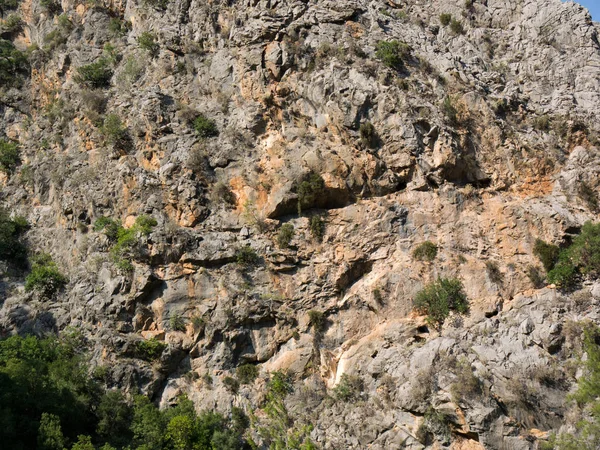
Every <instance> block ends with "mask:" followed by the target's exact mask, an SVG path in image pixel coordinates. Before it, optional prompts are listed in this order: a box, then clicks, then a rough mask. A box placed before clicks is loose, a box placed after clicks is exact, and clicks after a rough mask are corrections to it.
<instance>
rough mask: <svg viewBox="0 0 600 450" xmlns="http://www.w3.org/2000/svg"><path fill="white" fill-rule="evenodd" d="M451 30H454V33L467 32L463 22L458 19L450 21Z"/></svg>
mask: <svg viewBox="0 0 600 450" xmlns="http://www.w3.org/2000/svg"><path fill="white" fill-rule="evenodd" d="M450 30H452V32H453V33H454V34H465V29H464V27H463V24H462V23H461V22H460V21H458V20H456V19H452V20H451V21H450Z"/></svg>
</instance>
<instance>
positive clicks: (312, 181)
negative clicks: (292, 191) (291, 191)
mask: <svg viewBox="0 0 600 450" xmlns="http://www.w3.org/2000/svg"><path fill="white" fill-rule="evenodd" d="M296 193H297V194H298V214H302V210H303V209H308V208H312V207H313V206H315V203H316V202H317V199H319V198H320V197H322V196H323V194H324V193H325V181H324V180H323V177H321V175H319V174H318V173H315V172H311V173H309V174H308V176H307V177H306V178H305V179H304V180H303V181H301V182H300V183H299V184H298V186H297V187H296Z"/></svg>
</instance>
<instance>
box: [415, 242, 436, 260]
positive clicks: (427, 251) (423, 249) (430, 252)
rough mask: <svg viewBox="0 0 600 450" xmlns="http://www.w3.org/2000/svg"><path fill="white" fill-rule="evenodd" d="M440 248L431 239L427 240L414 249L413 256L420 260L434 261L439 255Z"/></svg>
mask: <svg viewBox="0 0 600 450" xmlns="http://www.w3.org/2000/svg"><path fill="white" fill-rule="evenodd" d="M437 252H438V248H437V245H435V244H434V243H433V242H431V241H425V242H423V243H421V244H419V245H418V246H417V248H415V249H414V251H413V253H412V256H413V258H415V259H416V260H418V261H433V260H434V259H435V257H436V256H437Z"/></svg>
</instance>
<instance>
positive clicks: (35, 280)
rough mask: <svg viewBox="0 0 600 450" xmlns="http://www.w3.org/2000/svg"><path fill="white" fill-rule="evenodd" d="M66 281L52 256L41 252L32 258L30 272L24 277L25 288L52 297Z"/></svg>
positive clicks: (45, 296)
mask: <svg viewBox="0 0 600 450" xmlns="http://www.w3.org/2000/svg"><path fill="white" fill-rule="evenodd" d="M67 282H68V279H67V277H65V276H64V275H63V274H62V273H61V272H60V270H59V269H58V266H57V265H56V263H55V262H54V261H52V257H51V256H50V255H48V254H46V253H42V254H39V255H37V256H36V257H35V258H33V264H32V267H31V272H30V273H29V275H27V277H26V278H25V290H26V291H28V292H29V291H37V292H39V294H40V295H41V296H42V297H44V298H52V297H53V296H54V294H56V293H57V292H58V291H59V290H60V289H61V288H62V287H63V286H65V285H66V284H67Z"/></svg>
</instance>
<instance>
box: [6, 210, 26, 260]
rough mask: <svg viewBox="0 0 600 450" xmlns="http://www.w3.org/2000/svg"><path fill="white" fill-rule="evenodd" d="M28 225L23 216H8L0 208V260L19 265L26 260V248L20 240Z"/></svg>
mask: <svg viewBox="0 0 600 450" xmlns="http://www.w3.org/2000/svg"><path fill="white" fill-rule="evenodd" d="M28 227H29V225H28V224H27V221H26V220H25V219H24V218H23V217H14V218H10V216H9V215H8V212H7V211H5V210H3V209H0V260H2V261H8V262H12V263H16V264H17V265H21V264H23V263H24V262H25V261H26V258H27V249H26V248H25V245H24V244H23V243H22V241H21V237H22V235H23V233H24V232H25V231H26V230H27V228H28Z"/></svg>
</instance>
